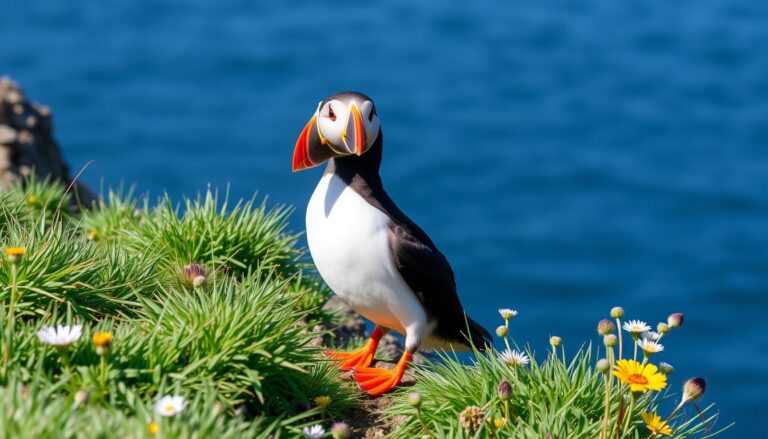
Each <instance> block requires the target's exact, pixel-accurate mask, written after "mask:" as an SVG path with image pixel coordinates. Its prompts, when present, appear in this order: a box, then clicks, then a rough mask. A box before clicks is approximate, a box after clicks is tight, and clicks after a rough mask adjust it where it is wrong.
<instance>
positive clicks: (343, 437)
mask: <svg viewBox="0 0 768 439" xmlns="http://www.w3.org/2000/svg"><path fill="white" fill-rule="evenodd" d="M351 434H352V432H351V431H350V429H349V425H347V424H346V423H345V422H337V423H335V424H333V426H332V427H331V437H333V439H347V438H348V437H349V436H350V435H351Z"/></svg>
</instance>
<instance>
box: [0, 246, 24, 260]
mask: <svg viewBox="0 0 768 439" xmlns="http://www.w3.org/2000/svg"><path fill="white" fill-rule="evenodd" d="M25 253H27V249H25V248H24V247H8V248H6V249H5V257H6V258H7V259H8V262H10V263H11V264H17V263H19V261H21V258H22V257H24V254H25Z"/></svg>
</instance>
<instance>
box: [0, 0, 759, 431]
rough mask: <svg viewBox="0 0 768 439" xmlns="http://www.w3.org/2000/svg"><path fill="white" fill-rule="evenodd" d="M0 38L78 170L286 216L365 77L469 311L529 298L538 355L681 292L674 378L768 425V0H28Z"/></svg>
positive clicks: (411, 194)
mask: <svg viewBox="0 0 768 439" xmlns="http://www.w3.org/2000/svg"><path fill="white" fill-rule="evenodd" d="M0 41H2V44H0V74H10V75H12V76H13V77H14V78H15V79H17V80H18V81H20V82H21V83H22V85H23V86H24V88H25V91H26V92H27V94H28V95H29V97H31V98H32V99H34V100H37V101H40V102H43V103H45V104H47V105H50V106H51V107H52V109H53V112H54V117H55V119H54V123H55V130H56V131H55V133H56V137H57V139H58V140H59V142H60V144H61V145H62V147H63V150H64V153H65V156H66V159H67V160H68V162H69V163H70V165H71V166H72V168H73V169H74V170H77V169H78V168H79V167H81V166H82V165H83V164H84V163H86V162H87V161H89V160H95V163H94V164H93V165H92V166H91V167H90V168H89V169H88V170H87V171H86V172H85V175H84V180H85V182H87V183H88V184H90V185H91V186H92V187H94V188H96V189H98V188H99V187H100V186H101V185H102V184H103V185H106V186H116V185H119V184H121V183H122V182H124V183H126V184H136V185H137V189H138V191H139V192H148V193H150V194H152V195H153V196H155V195H159V194H161V193H162V192H163V191H167V192H169V193H170V194H171V195H172V196H174V197H179V196H180V195H181V194H195V193H196V192H197V191H200V190H204V189H205V187H206V185H207V184H208V183H211V184H213V185H216V186H220V187H225V186H226V185H227V184H229V185H230V187H231V193H232V194H233V195H234V196H236V197H248V196H250V195H252V194H253V193H254V192H255V191H259V193H260V194H269V196H270V200H272V202H274V203H288V204H291V205H294V206H295V207H296V211H295V214H294V216H293V218H292V222H291V228H292V229H293V230H295V231H303V229H304V206H305V205H306V202H307V201H308V199H309V196H310V194H311V191H312V189H313V187H314V185H315V184H316V182H317V180H318V179H319V177H320V174H321V172H322V171H321V170H319V169H316V170H312V171H306V172H302V173H298V174H292V173H291V155H292V149H293V145H294V143H295V141H296V138H297V137H298V135H299V133H300V131H301V129H302V128H303V127H304V124H305V123H306V122H307V120H308V119H309V117H310V116H311V115H312V113H313V112H314V110H315V107H316V105H317V102H318V101H320V100H321V99H322V98H324V97H326V96H327V95H329V94H331V93H333V92H336V91H339V90H344V89H353V90H360V91H363V92H365V93H366V94H368V95H369V96H371V97H372V98H373V99H374V100H375V102H376V105H377V109H378V113H379V115H380V118H381V121H382V126H383V130H384V132H385V150H384V151H385V158H384V164H383V168H382V175H383V178H384V182H385V185H386V186H387V188H388V190H389V192H390V194H391V195H392V197H393V198H394V199H395V201H396V202H397V203H398V204H399V205H400V207H401V208H402V209H403V210H404V211H405V212H406V213H407V214H408V215H409V216H411V217H412V218H413V219H414V220H415V221H416V222H417V223H419V224H420V225H421V226H422V227H423V228H424V229H425V230H426V231H427V232H428V233H429V234H430V236H431V237H432V238H433V240H434V241H435V242H436V243H437V245H438V246H439V247H440V249H441V250H442V251H443V252H444V253H445V254H446V256H447V257H448V259H449V260H450V261H451V263H452V265H453V267H454V270H455V272H456V277H457V282H458V285H459V292H460V295H461V297H462V299H463V302H464V304H465V306H466V308H467V310H468V312H469V313H470V314H471V315H472V316H474V317H475V318H476V319H477V320H479V321H480V322H482V323H483V324H484V325H486V326H487V327H488V328H489V329H492V328H494V327H495V326H496V325H497V324H498V323H499V317H498V314H497V311H496V309H497V308H499V307H502V306H504V307H511V308H515V309H517V310H519V311H520V315H519V316H518V317H517V319H516V320H515V321H514V323H513V325H512V331H513V335H514V336H515V337H516V338H517V339H518V341H520V342H523V343H525V342H530V343H531V345H532V346H533V347H534V348H535V349H536V350H537V351H538V355H540V356H543V355H544V351H545V349H546V348H547V340H548V337H549V335H550V334H556V335H560V336H562V337H563V338H564V343H565V346H566V347H567V349H568V350H569V351H571V352H573V351H574V350H576V349H577V348H578V347H579V346H580V345H581V344H582V343H584V342H586V341H590V340H591V341H595V342H599V339H598V338H597V337H596V332H595V325H596V323H597V321H598V320H599V319H600V318H602V317H605V316H607V313H608V310H609V309H610V308H611V307H612V306H614V305H622V306H624V308H625V309H626V310H627V313H628V316H629V317H632V318H639V319H643V320H646V321H648V322H649V323H652V324H653V325H655V323H656V322H658V321H659V320H662V319H665V318H666V316H667V315H668V314H669V313H671V312H675V311H682V312H684V313H685V315H686V322H685V326H684V327H683V328H682V329H680V330H678V331H675V332H674V333H673V334H672V335H671V336H669V337H668V338H666V339H665V343H664V344H665V346H666V351H665V352H664V353H662V354H659V355H658V357H657V358H658V359H659V360H663V361H667V362H669V363H671V364H673V365H674V366H675V368H676V370H677V372H676V375H675V376H674V377H673V379H672V380H671V384H672V385H673V386H679V385H681V384H682V382H683V381H684V380H685V379H686V378H688V377H690V376H695V375H701V376H704V377H706V378H707V380H708V384H709V386H708V390H707V394H706V396H705V399H704V402H705V404H706V403H707V402H717V403H718V407H719V410H720V411H721V418H722V421H721V425H722V424H725V423H727V422H730V421H735V422H736V423H737V424H736V426H735V427H734V428H733V429H731V430H730V431H729V432H728V433H727V434H725V435H724V436H722V437H733V438H739V437H762V436H763V435H764V434H765V431H766V428H765V427H764V426H763V425H762V422H765V415H766V413H768V412H767V409H768V370H767V368H768V329H766V323H765V322H766V315H768V2H765V1H763V0H751V1H750V0H744V1H733V0H697V1H691V0H681V1H675V2H652V1H634V0H624V1H616V0H597V1H591V2H571V1H541V2H517V3H513V2H501V1H499V2H460V3H459V2H454V3H447V2H439V1H435V0H432V1H419V2H411V1H405V0H399V1H392V2H386V3H385V2H367V3H366V4H365V5H361V4H360V3H359V2H352V1H338V2H332V3H327V4H319V3H315V2H307V1H300V2H290V3H289V2H254V1H231V2H214V1H203V0H184V1H174V2H168V1H162V2H161V1H158V2H148V1H136V0H130V1H129V0H122V1H114V2H100V1H95V0H82V1H80V0H78V1H18V0H16V1H8V2H5V4H4V5H3V7H2V13H0ZM689 415H693V412H691V411H689ZM761 418H762V419H761Z"/></svg>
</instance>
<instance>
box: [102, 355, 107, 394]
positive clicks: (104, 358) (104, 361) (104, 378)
mask: <svg viewBox="0 0 768 439" xmlns="http://www.w3.org/2000/svg"><path fill="white" fill-rule="evenodd" d="M106 387H107V356H106V354H102V355H101V388H102V389H103V390H104V393H106Z"/></svg>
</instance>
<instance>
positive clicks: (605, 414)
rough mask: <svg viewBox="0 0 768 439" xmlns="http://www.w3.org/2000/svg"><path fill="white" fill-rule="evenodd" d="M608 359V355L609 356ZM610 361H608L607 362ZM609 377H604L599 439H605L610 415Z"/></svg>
mask: <svg viewBox="0 0 768 439" xmlns="http://www.w3.org/2000/svg"><path fill="white" fill-rule="evenodd" d="M609 357H610V355H609ZM609 361H610V360H609ZM610 379H611V378H610V376H606V377H605V379H604V381H605V410H604V411H603V431H602V433H601V434H600V439H607V436H606V435H607V434H608V416H609V414H610V406H609V404H610V402H611V401H610V400H611V382H610Z"/></svg>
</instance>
